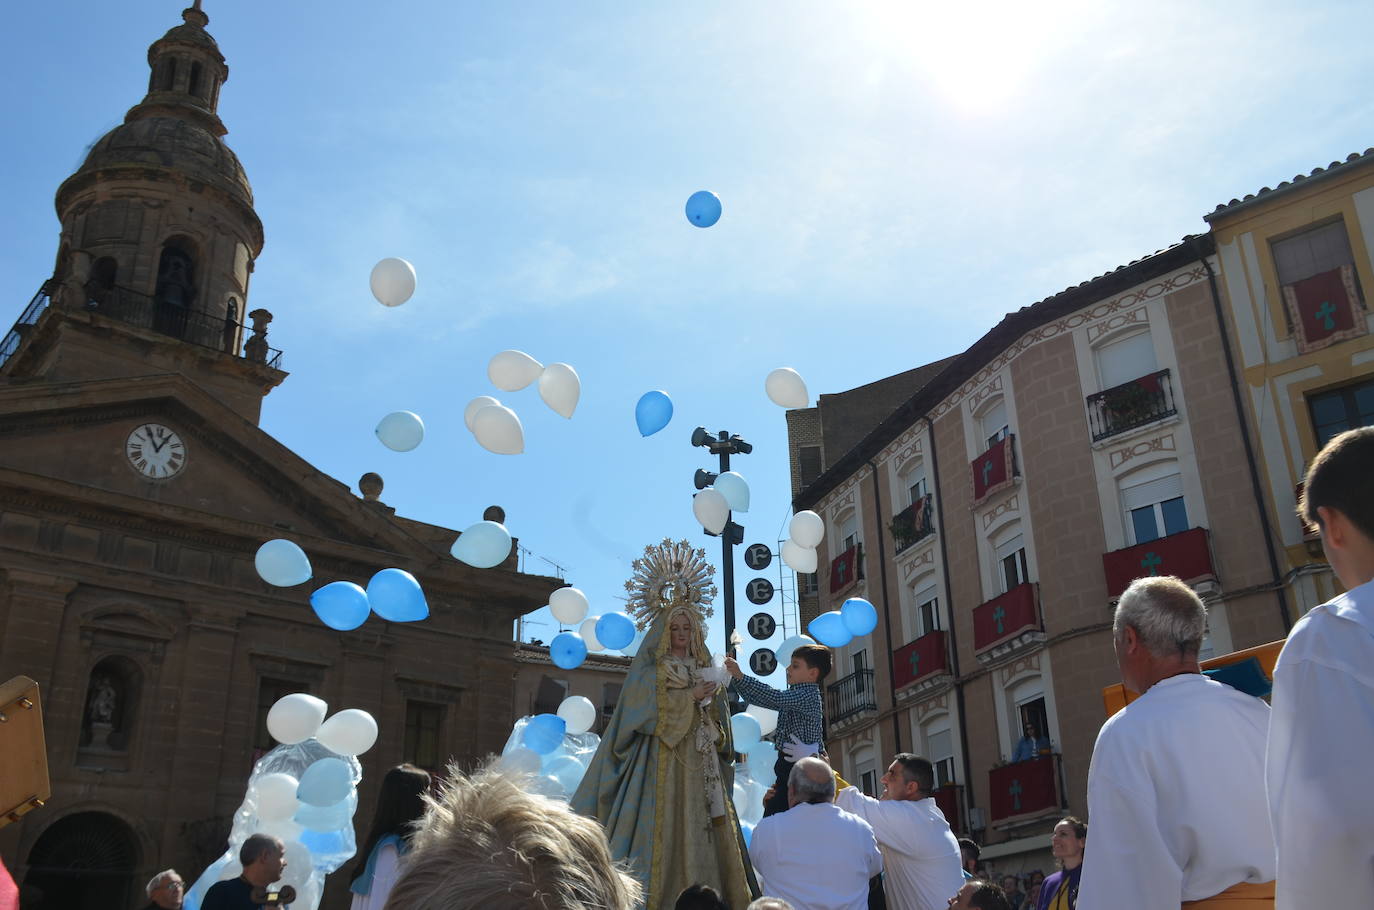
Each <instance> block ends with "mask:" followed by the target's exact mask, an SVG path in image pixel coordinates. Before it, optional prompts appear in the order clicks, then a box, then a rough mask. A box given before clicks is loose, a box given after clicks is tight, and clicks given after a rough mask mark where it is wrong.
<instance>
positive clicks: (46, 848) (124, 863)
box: [21, 811, 142, 910]
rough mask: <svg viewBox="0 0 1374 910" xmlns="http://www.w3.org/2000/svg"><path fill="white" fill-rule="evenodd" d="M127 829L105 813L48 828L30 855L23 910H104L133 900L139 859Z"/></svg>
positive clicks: (91, 813)
mask: <svg viewBox="0 0 1374 910" xmlns="http://www.w3.org/2000/svg"><path fill="white" fill-rule="evenodd" d="M141 852H142V851H141V850H140V849H139V843H138V838H137V836H136V835H135V834H134V831H133V829H132V828H130V827H129V825H128V824H127V823H126V822H125V821H123V820H122V819H120V818H118V817H117V816H115V815H112V814H110V813H108V812H97V811H85V812H75V813H72V814H71V815H67V816H64V817H62V818H60V819H58V820H57V821H55V822H53V823H52V824H51V825H50V826H49V827H48V828H47V830H45V831H44V832H43V833H42V834H41V835H40V836H39V838H38V840H37V841H36V842H34V845H33V848H32V849H30V850H29V856H28V872H27V873H26V874H25V876H24V881H23V886H22V888H21V893H22V895H23V898H22V899H23V906H24V910H106V908H110V907H127V906H130V905H131V901H132V900H133V899H135V894H134V890H135V887H136V884H135V881H134V873H135V870H137V869H138V868H139V865H140V859H141V856H140V854H141Z"/></svg>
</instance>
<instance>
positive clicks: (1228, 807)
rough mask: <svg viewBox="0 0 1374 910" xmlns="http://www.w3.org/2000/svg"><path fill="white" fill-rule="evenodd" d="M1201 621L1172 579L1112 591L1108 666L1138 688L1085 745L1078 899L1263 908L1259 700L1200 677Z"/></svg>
mask: <svg viewBox="0 0 1374 910" xmlns="http://www.w3.org/2000/svg"><path fill="white" fill-rule="evenodd" d="M1206 625H1207V609H1206V607H1204V606H1203V605H1202V602H1201V601H1200V600H1198V598H1197V595H1196V594H1194V593H1193V591H1192V589H1191V588H1189V587H1188V586H1187V585H1185V584H1183V582H1181V581H1179V580H1178V579H1177V578H1169V577H1163V576H1152V577H1148V578H1140V579H1137V580H1136V581H1134V582H1132V583H1131V586H1130V587H1129V588H1127V589H1126V592H1125V593H1124V594H1122V595H1121V601H1120V603H1119V604H1118V605H1117V608H1116V616H1115V619H1114V620H1113V623H1112V639H1113V643H1114V644H1115V647H1116V661H1117V666H1118V667H1119V668H1120V670H1121V681H1122V682H1123V683H1124V684H1125V685H1126V688H1128V689H1131V690H1133V691H1135V692H1139V693H1141V694H1140V697H1139V698H1138V699H1136V700H1135V701H1133V702H1132V703H1131V704H1129V705H1127V706H1126V707H1125V708H1124V709H1122V710H1121V711H1118V712H1117V713H1116V714H1115V715H1113V716H1112V717H1111V718H1109V719H1108V720H1107V722H1106V723H1105V724H1103V725H1102V729H1101V731H1099V732H1098V734H1097V745H1096V746H1094V747H1093V757H1092V764H1091V765H1090V766H1089V768H1088V817H1089V819H1091V823H1092V837H1090V838H1089V839H1088V844H1087V850H1086V854H1085V856H1084V858H1083V878H1082V882H1081V885H1080V888H1079V892H1078V906H1079V907H1083V908H1092V910H1100V908H1112V910H1178V907H1179V903H1180V902H1182V901H1200V902H1202V903H1201V905H1200V906H1212V905H1213V904H1214V903H1215V905H1216V906H1217V907H1224V908H1226V910H1249V908H1251V907H1261V906H1264V905H1266V904H1267V905H1268V906H1270V907H1272V901H1273V893H1274V889H1273V881H1274V837H1273V834H1272V832H1271V829H1270V826H1269V811H1268V808H1267V806H1266V805H1265V799H1264V742H1265V737H1266V735H1267V734H1268V730H1269V707H1268V705H1266V704H1265V703H1264V702H1263V701H1261V700H1260V699H1258V698H1255V697H1253V696H1250V695H1246V694H1244V693H1242V692H1238V691H1236V690H1235V689H1233V688H1231V687H1230V686H1226V685H1223V684H1221V683H1218V682H1214V681H1212V680H1210V679H1208V678H1207V677H1205V676H1203V675H1202V673H1201V671H1200V668H1199V667H1198V659H1197V655H1198V649H1199V648H1200V647H1201V645H1202V634H1203V631H1204V629H1205V628H1206ZM1223 892H1225V895H1224V898H1223V899H1220V900H1217V901H1212V900H1211V899H1212V898H1214V897H1217V896H1218V895H1222V894H1223Z"/></svg>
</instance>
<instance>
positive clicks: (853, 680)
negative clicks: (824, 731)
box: [825, 670, 878, 726]
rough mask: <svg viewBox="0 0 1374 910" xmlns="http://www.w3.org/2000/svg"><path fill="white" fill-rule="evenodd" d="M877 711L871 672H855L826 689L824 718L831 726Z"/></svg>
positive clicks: (875, 693) (876, 699) (876, 694)
mask: <svg viewBox="0 0 1374 910" xmlns="http://www.w3.org/2000/svg"><path fill="white" fill-rule="evenodd" d="M877 710H878V693H877V690H876V689H875V688H874V686H873V671H872V670H856V671H855V672H853V673H850V674H849V675H848V676H846V677H844V678H843V679H840V680H836V681H835V682H833V683H831V684H830V685H829V686H828V687H826V691H825V716H826V719H827V720H828V721H829V722H830V724H831V725H833V726H839V725H840V724H843V723H844V722H845V721H848V720H857V719H858V718H860V717H862V716H863V715H864V714H865V713H868V712H876V711H877Z"/></svg>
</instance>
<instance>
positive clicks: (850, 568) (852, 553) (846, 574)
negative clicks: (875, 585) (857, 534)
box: [830, 543, 864, 594]
mask: <svg viewBox="0 0 1374 910" xmlns="http://www.w3.org/2000/svg"><path fill="white" fill-rule="evenodd" d="M863 559H864V545H863V544H861V543H856V544H854V546H852V547H850V548H849V549H848V550H845V551H844V552H843V553H841V554H840V555H839V556H836V557H835V558H834V559H832V560H830V593H831V594H838V593H840V592H841V591H843V590H844V589H845V588H847V587H849V586H850V585H852V584H853V583H854V582H856V581H858V580H859V579H861V578H863V577H864V562H863Z"/></svg>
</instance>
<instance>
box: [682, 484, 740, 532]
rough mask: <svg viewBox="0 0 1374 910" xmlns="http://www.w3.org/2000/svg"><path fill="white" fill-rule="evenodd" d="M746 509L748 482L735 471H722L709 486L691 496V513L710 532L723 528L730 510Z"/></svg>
mask: <svg viewBox="0 0 1374 910" xmlns="http://www.w3.org/2000/svg"><path fill="white" fill-rule="evenodd" d="M748 511H749V484H748V483H747V482H746V481H745V479H744V477H743V476H742V475H740V474H739V473H738V472H736V471H724V472H722V473H721V474H719V475H717V476H716V479H715V481H714V482H713V483H712V484H711V486H709V487H707V488H706V489H704V490H702V491H701V492H699V493H697V494H695V495H694V496H693V497H692V514H693V515H695V516H696V519H697V521H699V522H701V526H702V527H703V528H705V529H706V530H707V531H709V532H710V533H712V534H719V533H721V531H723V530H724V529H725V525H726V524H727V523H728V522H729V521H730V513H731V512H748Z"/></svg>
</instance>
